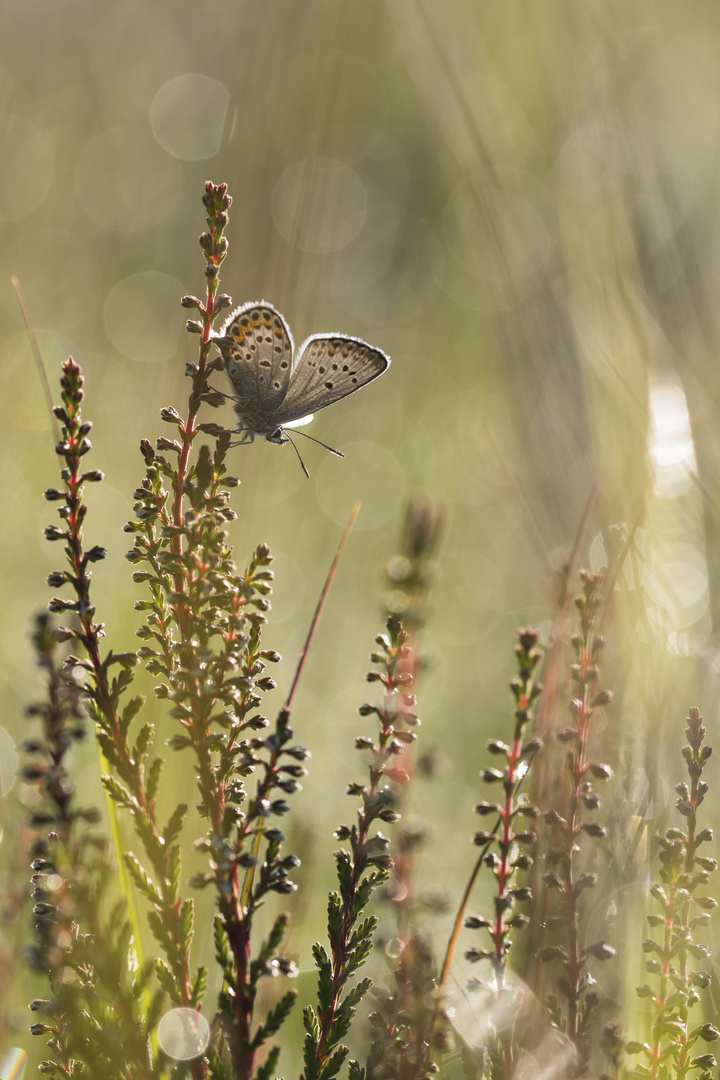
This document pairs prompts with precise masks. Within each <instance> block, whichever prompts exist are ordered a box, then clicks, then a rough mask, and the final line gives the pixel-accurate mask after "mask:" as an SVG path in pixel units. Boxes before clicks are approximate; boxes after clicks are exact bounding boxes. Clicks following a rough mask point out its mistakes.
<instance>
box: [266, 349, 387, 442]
mask: <svg viewBox="0 0 720 1080" xmlns="http://www.w3.org/2000/svg"><path fill="white" fill-rule="evenodd" d="M389 366H390V357H389V356H387V355H386V354H385V353H384V352H382V351H381V350H380V349H375V348H373V346H372V345H368V343H367V342H366V341H362V340H361V339H360V338H354V337H348V336H347V335H346V334H314V335H313V336H312V337H309V338H308V339H307V340H306V341H304V342H303V344H302V346H301V348H300V352H299V353H298V357H297V360H296V361H295V364H294V366H293V369H292V373H291V375H290V385H289V386H288V391H287V394H286V396H285V400H284V401H283V403H282V405H281V406H280V408H279V409H278V412H277V415H276V417H275V419H276V421H277V424H278V427H281V426H282V425H283V424H289V423H291V422H292V421H293V420H300V419H301V418H303V417H305V416H307V415H308V414H309V413H314V412H317V411H318V409H324V408H325V406H326V405H332V403H333V402H334V401H340V399H341V398H344V397H347V396H348V394H353V393H354V392H355V391H356V390H359V389H360V387H361V386H366V385H367V383H369V382H372V380H373V379H377V377H378V375H382V373H383V371H387V369H388V368H389Z"/></svg>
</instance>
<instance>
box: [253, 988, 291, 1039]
mask: <svg viewBox="0 0 720 1080" xmlns="http://www.w3.org/2000/svg"><path fill="white" fill-rule="evenodd" d="M297 995H298V992H297V990H288V991H287V993H286V994H283V996H282V997H281V998H280V1000H279V1001H278V1002H277V1003H276V1004H275V1005H274V1006H273V1008H272V1009H271V1010H270V1011H269V1013H268V1014H267V1016H266V1017H265V1020H264V1022H263V1023H262V1024H261V1025H260V1027H259V1028H258V1030H257V1031H256V1032H255V1035H254V1037H253V1040H252V1043H251V1050H257V1049H258V1048H259V1047H260V1046H262V1045H263V1043H264V1042H266V1041H267V1040H268V1039H270V1038H272V1036H273V1035H274V1034H275V1032H276V1031H279V1030H280V1028H281V1027H282V1025H283V1024H284V1023H285V1021H286V1020H287V1018H288V1016H289V1015H290V1011H291V1009H292V1007H293V1005H294V1004H295V1000H296V998H297Z"/></svg>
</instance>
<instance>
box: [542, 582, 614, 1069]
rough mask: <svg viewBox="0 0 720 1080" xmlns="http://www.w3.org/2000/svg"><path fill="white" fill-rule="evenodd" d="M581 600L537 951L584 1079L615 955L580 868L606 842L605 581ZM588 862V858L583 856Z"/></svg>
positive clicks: (586, 585) (554, 1011) (593, 879)
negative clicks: (599, 736)
mask: <svg viewBox="0 0 720 1080" xmlns="http://www.w3.org/2000/svg"><path fill="white" fill-rule="evenodd" d="M580 581H581V584H582V592H581V593H580V594H579V595H578V596H577V597H576V599H575V606H576V608H577V611H578V615H579V621H580V632H579V633H576V634H574V635H573V636H572V639H571V642H572V646H573V649H574V652H575V662H574V663H573V664H572V666H571V669H570V675H571V679H572V681H573V683H574V687H575V692H574V695H573V697H572V699H571V701H570V711H571V713H572V716H573V724H572V726H570V727H567V728H564V729H563V730H562V731H560V732H559V733H558V735H557V739H558V741H559V742H560V743H561V744H563V745H565V746H567V751H566V755H565V766H566V767H565V792H564V800H565V802H564V807H562V809H563V812H562V813H561V812H560V810H557V809H551V810H546V811H545V813H544V818H545V821H546V823H547V824H548V825H550V826H551V828H552V830H553V840H552V846H551V847H550V848H549V850H548V852H547V855H546V860H547V864H548V869H547V871H546V872H545V874H544V875H543V881H544V883H545V885H546V887H547V888H548V889H550V890H552V891H554V892H555V894H556V899H557V903H556V905H555V910H554V912H553V914H552V915H551V916H550V917H549V918H548V920H547V922H546V925H547V927H548V929H549V930H550V931H551V933H552V934H553V935H554V936H555V939H556V940H555V941H554V942H553V943H552V944H550V945H546V946H544V947H543V948H542V949H541V950H540V951H539V954H538V956H539V959H540V960H544V961H553V962H555V963H557V964H559V965H560V967H561V969H562V974H561V975H560V976H559V977H558V978H557V979H556V983H555V991H554V992H551V993H550V994H549V996H548V1008H549V1011H550V1017H551V1021H552V1023H553V1024H554V1025H555V1026H556V1027H557V1028H558V1029H559V1030H560V1031H563V1032H564V1033H565V1034H566V1035H567V1036H568V1038H569V1040H570V1042H571V1043H572V1044H573V1046H574V1047H575V1050H576V1055H577V1057H576V1061H575V1063H574V1065H573V1067H572V1069H571V1072H572V1073H573V1075H576V1076H581V1075H583V1073H584V1072H585V1071H586V1069H587V1066H588V1062H589V1058H590V1052H591V1034H592V1030H593V1018H594V1016H595V1014H596V1011H597V1008H598V1004H599V997H598V994H597V992H596V990H595V989H594V987H595V978H594V976H593V975H592V974H591V972H590V971H589V970H588V965H589V962H590V961H591V960H592V959H594V960H599V961H603V960H608V959H610V958H611V957H612V956H614V955H615V949H614V948H613V947H612V946H611V945H609V944H608V943H607V942H605V941H597V942H591V943H590V944H586V943H585V941H584V940H583V934H582V926H581V908H582V901H581V896H582V894H583V893H584V892H585V891H586V890H587V889H592V888H594V887H595V886H596V885H597V881H598V875H597V873H595V872H594V871H588V870H586V869H584V868H583V867H582V866H581V865H580V859H581V857H582V849H583V848H584V847H586V845H585V844H583V843H582V841H583V840H585V841H593V842H599V841H601V840H602V839H603V838H604V837H605V836H606V835H607V829H606V828H605V826H604V825H602V824H601V823H600V822H598V821H597V820H595V819H589V820H587V815H588V814H592V813H594V812H595V811H596V810H598V809H599V807H600V797H599V795H598V794H597V793H596V792H595V790H594V788H593V783H592V781H593V780H603V781H606V780H609V779H611V777H612V769H611V768H610V766H609V765H606V764H603V763H602V762H599V761H594V760H592V758H591V756H590V754H591V747H590V736H591V731H592V723H593V718H594V716H595V712H596V710H597V709H600V708H603V707H604V706H605V705H607V704H608V703H609V702H610V701H611V699H612V695H611V693H610V691H608V690H604V689H601V688H600V686H599V679H600V670H599V666H598V662H599V658H600V654H601V652H602V650H603V647H604V645H605V639H604V637H603V636H602V635H601V634H600V633H598V631H597V628H596V624H597V618H598V611H599V608H600V606H601V603H602V583H603V578H602V575H601V574H591V573H589V572H588V571H587V570H581V571H580ZM584 856H585V858H586V859H587V857H588V852H587V851H585V852H584Z"/></svg>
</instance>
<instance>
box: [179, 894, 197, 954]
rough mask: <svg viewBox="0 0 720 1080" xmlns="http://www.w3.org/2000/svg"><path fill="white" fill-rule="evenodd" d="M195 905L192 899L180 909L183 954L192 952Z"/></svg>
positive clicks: (183, 903) (187, 900) (184, 902)
mask: <svg viewBox="0 0 720 1080" xmlns="http://www.w3.org/2000/svg"><path fill="white" fill-rule="evenodd" d="M194 913H195V905H194V903H193V901H192V900H191V899H189V898H188V899H186V900H183V902H182V905H181V907H180V948H181V950H182V952H184V953H187V952H189V951H190V945H191V944H192V936H193V917H194Z"/></svg>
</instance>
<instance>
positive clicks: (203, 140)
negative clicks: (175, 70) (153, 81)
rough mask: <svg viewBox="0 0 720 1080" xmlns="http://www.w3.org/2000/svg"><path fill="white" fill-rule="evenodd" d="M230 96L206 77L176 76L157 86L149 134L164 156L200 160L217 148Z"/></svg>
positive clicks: (219, 83) (215, 82)
mask: <svg viewBox="0 0 720 1080" xmlns="http://www.w3.org/2000/svg"><path fill="white" fill-rule="evenodd" d="M229 104H230V94H229V93H228V91H227V90H226V89H225V87H224V86H223V84H222V83H221V82H218V80H217V79H212V78H210V76H209V75H180V76H178V77H177V78H176V79H170V80H169V81H168V82H166V83H165V84H164V85H163V86H161V87H160V89H159V90H158V92H157V94H156V95H155V98H154V99H153V103H152V105H151V106H150V126H151V127H152V131H153V135H154V136H155V138H156V139H157V140H158V142H159V143H160V144H161V146H164V147H165V149H166V150H167V151H168V153H170V154H172V155H173V156H174V157H176V158H182V159H184V160H186V161H204V160H205V159H206V158H211V157H214V155H215V154H217V152H218V150H219V149H220V141H221V139H222V134H223V130H224V127H225V117H226V115H227V110H228V105H229Z"/></svg>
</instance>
